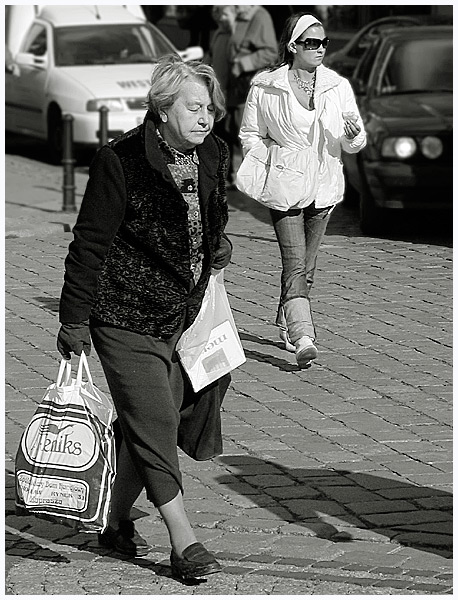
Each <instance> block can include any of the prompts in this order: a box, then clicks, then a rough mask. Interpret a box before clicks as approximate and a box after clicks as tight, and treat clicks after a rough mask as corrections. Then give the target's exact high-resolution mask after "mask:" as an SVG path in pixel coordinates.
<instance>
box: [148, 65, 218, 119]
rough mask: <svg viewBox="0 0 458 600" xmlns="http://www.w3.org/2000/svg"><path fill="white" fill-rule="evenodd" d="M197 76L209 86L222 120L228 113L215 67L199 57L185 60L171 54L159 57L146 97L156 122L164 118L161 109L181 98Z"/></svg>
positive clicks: (216, 113)
mask: <svg viewBox="0 0 458 600" xmlns="http://www.w3.org/2000/svg"><path fill="white" fill-rule="evenodd" d="M196 79H197V80H200V81H203V82H204V84H205V85H206V86H207V88H208V92H209V94H210V99H211V101H212V104H213V106H214V109H215V121H220V120H221V119H222V118H223V117H224V115H225V114H226V105H225V99H224V94H223V92H222V91H221V86H220V84H219V82H218V79H217V77H216V74H215V71H214V70H213V68H212V67H210V66H209V65H206V64H204V63H202V62H200V61H197V60H191V61H188V62H184V61H183V60H182V59H181V58H180V57H179V56H178V55H176V54H167V55H166V56H163V57H161V58H159V59H158V60H157V61H156V65H155V67H154V69H153V72H152V74H151V87H150V89H149V92H148V96H147V100H146V106H147V108H148V110H149V111H150V112H151V113H152V115H153V119H154V121H155V123H156V124H159V123H160V122H161V119H160V116H159V115H160V113H161V112H162V111H164V110H165V109H167V108H170V106H172V104H173V103H174V102H175V100H176V99H177V98H178V96H179V94H180V92H181V89H182V87H183V85H184V84H185V83H186V81H189V80H196Z"/></svg>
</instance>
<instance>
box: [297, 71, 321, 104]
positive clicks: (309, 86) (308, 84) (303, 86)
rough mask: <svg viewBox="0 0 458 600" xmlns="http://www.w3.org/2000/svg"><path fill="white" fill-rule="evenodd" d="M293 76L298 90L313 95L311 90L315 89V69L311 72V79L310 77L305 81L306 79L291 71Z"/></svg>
mask: <svg viewBox="0 0 458 600" xmlns="http://www.w3.org/2000/svg"><path fill="white" fill-rule="evenodd" d="M293 77H294V81H295V83H296V85H297V87H298V88H299V89H300V90H304V92H305V93H306V94H307V96H309V98H311V97H312V96H313V92H314V91H315V80H316V71H315V73H314V74H313V77H312V79H310V81H307V80H306V79H301V78H300V77H299V75H297V74H296V73H293Z"/></svg>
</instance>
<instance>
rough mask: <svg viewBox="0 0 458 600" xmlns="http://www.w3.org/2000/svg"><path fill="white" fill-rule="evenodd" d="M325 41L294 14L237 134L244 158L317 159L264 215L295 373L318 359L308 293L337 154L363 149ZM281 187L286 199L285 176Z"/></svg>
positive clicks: (334, 197)
mask: <svg viewBox="0 0 458 600" xmlns="http://www.w3.org/2000/svg"><path fill="white" fill-rule="evenodd" d="M328 42H329V40H328V38H327V37H325V31H324V28H323V25H322V24H321V23H320V22H319V21H318V20H317V18H316V17H314V16H312V15H306V14H295V15H292V16H291V17H290V18H289V19H288V20H287V21H286V23H285V27H284V30H283V33H282V37H281V40H280V43H279V60H278V62H277V64H276V65H275V66H274V67H272V68H271V69H269V70H267V71H263V72H261V73H258V74H257V75H256V76H255V77H254V78H253V81H252V86H251V89H250V93H249V95H248V98H247V102H246V106H245V111H244V115H243V121H242V126H241V129H240V140H241V143H242V148H243V153H244V156H246V155H247V154H248V153H249V152H250V150H252V151H253V152H254V151H256V150H257V151H259V150H261V152H264V153H265V155H266V156H268V155H269V152H271V151H272V149H273V148H277V150H278V149H279V148H278V147H280V148H282V149H283V148H286V149H290V150H292V151H293V152H289V159H288V162H289V164H288V166H289V167H291V166H292V163H293V166H294V161H296V163H299V161H300V160H301V158H300V157H301V156H302V155H303V154H304V152H309V153H313V156H314V157H315V158H316V159H315V160H314V161H312V160H307V162H306V163H305V164H306V165H307V166H306V168H305V170H304V169H302V171H303V172H304V173H305V174H304V176H303V189H304V193H303V195H302V196H301V197H298V198H296V194H295V197H294V199H293V200H292V202H288V203H286V204H285V206H281V207H280V209H279V208H278V206H277V207H276V208H272V207H271V209H270V210H271V216H272V222H273V225H274V228H275V233H276V236H277V240H278V243H279V247H280V252H281V258H282V275H281V296H280V302H279V308H278V312H277V325H278V326H279V328H280V337H281V339H282V340H283V341H284V342H285V346H286V348H287V349H288V350H290V351H294V352H295V353H296V360H297V363H298V365H299V367H300V368H307V367H308V366H310V364H311V361H312V360H313V359H315V358H316V357H317V349H316V346H315V338H316V332H315V327H314V324H313V319H312V314H311V308H310V299H309V294H310V289H311V287H312V284H313V278H314V272H315V267H316V260H317V254H318V249H319V246H320V244H321V242H322V240H323V237H324V234H325V231H326V226H327V223H328V220H329V217H330V214H331V211H332V209H333V207H334V206H335V205H336V204H337V203H338V202H340V201H341V200H342V198H343V194H344V175H343V165H342V160H341V153H342V150H344V151H345V152H350V153H353V152H358V151H359V150H361V148H363V147H364V146H365V144H366V133H365V131H364V127H363V123H362V120H361V116H360V114H359V111H358V107H357V105H356V100H355V96H354V94H353V91H352V89H351V86H350V84H349V82H348V81H347V80H346V79H344V78H343V77H341V76H340V75H338V74H337V73H336V72H334V71H332V70H330V69H328V68H327V67H325V66H323V65H322V64H321V63H322V62H323V58H324V55H325V52H326V48H327V45H328ZM266 148H267V150H266ZM271 156H273V155H272V154H271ZM278 156H279V154H278V152H277V153H276V154H275V157H278ZM291 157H292V158H291ZM267 162H268V161H267ZM301 164H302V167H303V165H304V163H303V162H302V163H301ZM298 168H299V167H298ZM284 172H286V171H284ZM289 173H290V174H292V173H293V172H292V170H290V171H289ZM296 179H297V177H296ZM278 181H280V179H279V180H278ZM290 181H291V185H292V182H293V180H292V179H291V180H290ZM300 181H302V179H301V180H300ZM266 185H267V186H268V185H269V179H268V180H267V184H266ZM301 185H302V184H301ZM284 188H285V193H286V196H288V193H289V194H290V195H291V196H292V194H293V191H292V190H293V188H292V187H290V188H289V189H290V190H291V191H290V192H288V176H286V175H285V185H284ZM276 189H277V188H275V190H276ZM311 190H313V191H311ZM275 193H276V192H274V193H273V194H272V193H271V194H270V196H275ZM290 199H291V198H290ZM271 206H272V205H271Z"/></svg>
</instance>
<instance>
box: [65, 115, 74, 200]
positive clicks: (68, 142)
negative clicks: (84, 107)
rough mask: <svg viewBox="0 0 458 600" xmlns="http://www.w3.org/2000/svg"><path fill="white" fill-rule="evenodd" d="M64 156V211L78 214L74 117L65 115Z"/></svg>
mask: <svg viewBox="0 0 458 600" xmlns="http://www.w3.org/2000/svg"><path fill="white" fill-rule="evenodd" d="M62 121H63V156H62V164H63V166H64V184H63V186H62V190H63V193H64V199H63V206H62V210H63V211H64V212H76V204H75V173H74V168H75V159H74V158H73V117H72V115H63V117H62Z"/></svg>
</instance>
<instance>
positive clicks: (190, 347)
mask: <svg viewBox="0 0 458 600" xmlns="http://www.w3.org/2000/svg"><path fill="white" fill-rule="evenodd" d="M177 352H178V356H179V357H180V360H181V364H182V365H183V367H184V369H185V371H186V373H187V374H188V377H189V379H190V381H191V385H192V388H193V390H194V391H195V392H198V391H200V390H201V389H203V388H204V387H206V386H207V385H209V384H210V383H212V382H213V381H216V380H217V379H219V378H220V377H222V376H223V375H225V374H226V373H229V372H230V371H232V370H233V369H236V368H237V367H239V366H240V365H242V364H243V363H244V362H245V361H246V358H245V353H244V351H243V348H242V344H241V342H240V338H239V335H238V332H237V327H236V325H235V322H234V317H233V315H232V311H231V307H230V305H229V300H228V298H227V293H226V289H225V287H224V274H223V269H221V270H220V271H218V272H217V274H216V275H215V274H213V273H212V275H211V276H210V281H209V283H208V287H207V290H206V292H205V296H204V300H203V302H202V306H201V308H200V311H199V314H198V315H197V317H196V319H195V321H194V322H193V324H192V325H191V326H190V327H189V328H188V329H187V330H186V331H184V332H183V334H182V336H181V337H180V339H179V340H178V344H177Z"/></svg>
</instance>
